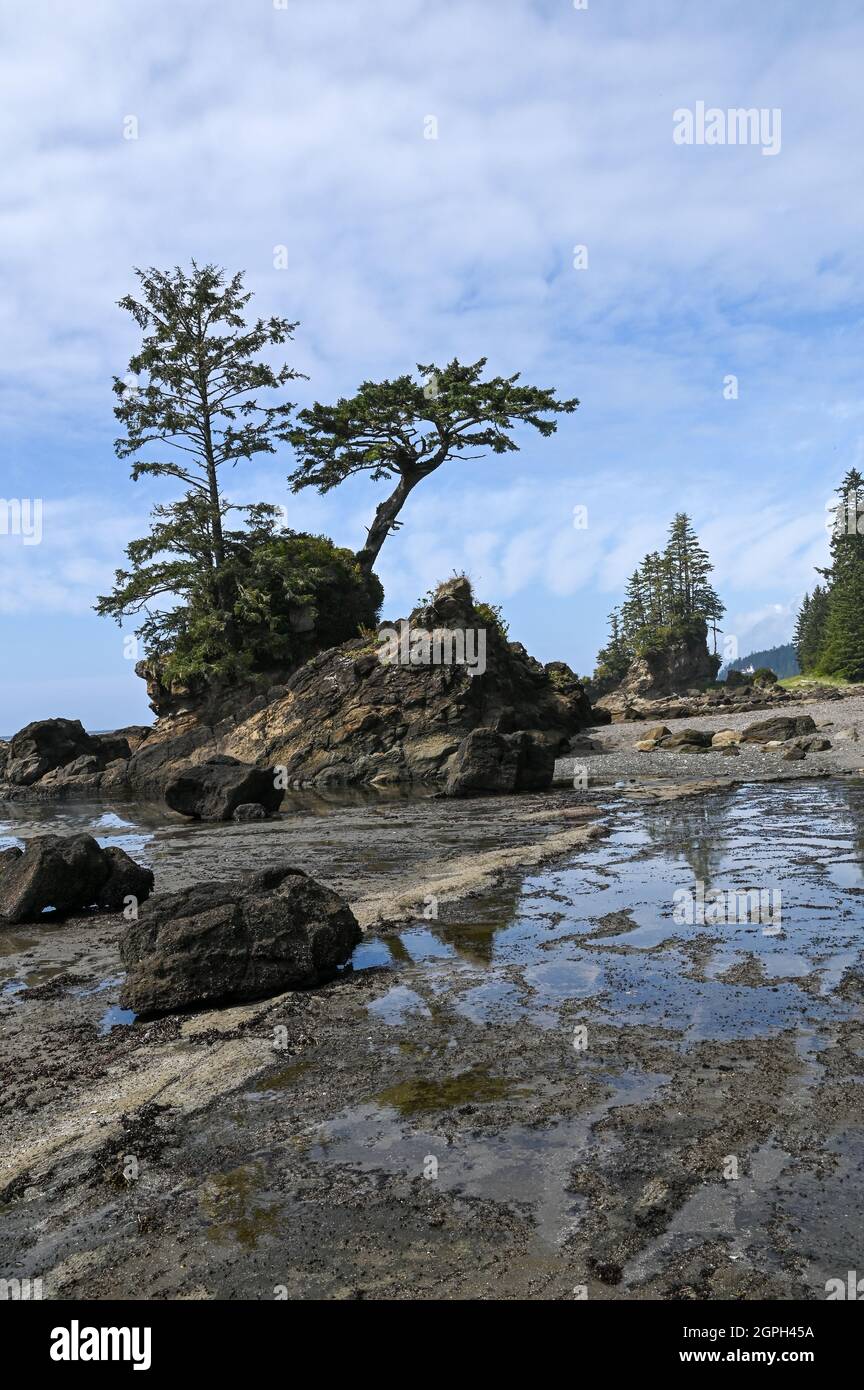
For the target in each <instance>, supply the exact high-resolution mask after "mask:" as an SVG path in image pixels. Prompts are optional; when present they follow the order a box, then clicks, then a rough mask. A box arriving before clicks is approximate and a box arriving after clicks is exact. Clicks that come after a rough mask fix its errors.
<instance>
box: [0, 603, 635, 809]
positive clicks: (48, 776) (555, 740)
mask: <svg viewBox="0 0 864 1390" xmlns="http://www.w3.org/2000/svg"><path fill="white" fill-rule="evenodd" d="M394 632H396V633H398V635H399V640H398V641H397V642H396V643H395V644H394V643H393V641H392V639H391V638H388V633H389V634H392V633H394ZM403 638H404V640H403ZM394 645H395V654H394V650H393V648H394ZM175 695H176V700H174V701H173V703H172V705H171V708H172V713H171V714H170V716H168V717H165V718H161V719H160V720H159V721H158V722H157V724H156V725H155V726H154V728H153V729H151V730H149V731H145V733H146V736H141V737H138V738H134V739H133V738H130V737H128V735H129V733H130V731H128V730H119V731H118V733H117V734H116V735H111V736H108V735H88V734H87V733H86V732H85V731H84V730H83V729H82V728H81V725H80V724H77V723H74V721H47V722H48V723H49V724H61V723H62V724H69V725H73V726H74V729H75V730H76V734H75V737H74V738H70V739H68V740H67V741H66V742H65V743H63V745H62V747H55V748H54V751H53V752H52V753H51V754H50V756H47V761H45V764H44V766H45V769H46V770H44V771H42V772H40V771H39V765H38V762H36V761H33V758H34V753H33V750H32V749H30V751H29V752H27V756H26V758H25V759H24V763H21V762H20V759H21V757H24V754H23V753H20V754H19V752H18V751H17V750H16V758H15V761H16V766H17V765H19V764H20V765H21V766H22V767H23V766H24V765H25V764H26V766H27V767H28V769H29V771H28V776H30V775H32V777H33V779H34V780H32V781H29V782H28V783H27V785H26V787H25V786H23V785H17V784H12V783H11V782H10V781H9V779H8V777H7V778H6V781H5V785H4V786H2V787H0V797H2V798H6V799H10V798H13V797H15V796H19V795H22V796H23V795H25V794H26V795H27V796H28V799H33V798H38V797H40V796H45V797H48V796H63V795H79V796H81V795H92V794H101V793H104V792H106V791H110V792H112V793H118V794H123V793H132V794H133V795H138V796H144V797H161V796H162V795H163V794H164V793H165V789H166V788H167V787H169V786H172V787H173V786H175V784H176V783H177V782H178V779H181V778H184V777H186V776H187V775H188V774H189V771H190V769H192V768H194V767H197V766H198V765H201V764H204V763H207V762H208V760H212V759H213V758H214V757H218V756H220V755H221V756H223V757H224V756H228V757H230V758H233V759H235V760H236V761H238V762H240V763H245V764H247V765H250V766H253V767H255V768H257V769H269V768H273V767H277V766H279V767H283V768H284V769H285V770H286V771H285V780H286V782H287V785H289V786H290V785H300V786H303V785H316V786H326V785H332V784H337V785H338V784H346V783H364V782H375V783H388V782H394V783H396V782H421V783H439V784H441V785H443V784H444V783H445V782H446V780H447V778H448V776H449V774H450V772H451V770H452V767H453V766H454V763H455V759H456V755H457V753H458V750H459V746H460V744H461V743H462V741H463V740H464V739H465V738H466V737H467V735H468V734H470V733H471V732H472V731H473V730H475V729H481V728H482V729H491V730H493V731H494V732H495V733H498V734H501V735H502V736H509V735H510V734H517V733H520V734H525V735H527V736H528V737H529V738H530V743H526V744H525V745H524V750H523V753H522V755H521V761H520V767H521V768H522V769H523V771H522V773H520V777H521V778H524V784H525V785H526V786H528V785H537V786H539V785H545V782H544V778H545V772H544V771H543V770H542V768H541V762H542V763H543V765H544V766H545V762H544V759H545V758H546V754H545V752H544V753H543V754H542V756H541V752H540V750H545V749H547V748H551V749H552V750H553V751H554V752H559V753H565V752H566V751H567V748H568V744H569V741H570V739H571V738H572V737H573V736H574V735H575V734H576V733H578V731H579V730H580V729H583V728H585V727H587V726H589V725H591V724H592V723H593V722H594V720H595V716H594V715H593V713H592V710H591V705H590V703H589V701H588V698H587V696H586V694H585V691H584V688H583V686H582V685H581V683H580V682H579V680H578V679H577V677H576V675H575V674H574V672H573V671H571V670H570V668H569V667H568V666H566V665H565V663H564V662H550V664H549V665H548V666H546V667H544V666H543V665H541V663H540V662H539V661H535V660H534V659H533V658H532V657H531V656H529V654H528V653H527V652H526V650H525V648H524V647H523V646H521V645H520V644H519V643H518V642H508V641H507V640H506V637H505V636H504V635H503V634H502V632H501V630H500V628H499V627H498V625H497V623H495V622H494V621H490V619H489V616H488V612H484V610H482V609H480V610H478V609H477V608H476V607H475V604H474V600H473V597H472V593H471V587H470V585H469V583H468V581H467V580H466V579H464V578H457V579H453V580H450V581H449V582H448V583H447V584H443V585H441V586H440V587H439V588H438V590H437V591H436V593H435V595H434V598H433V599H432V601H431V602H430V603H428V604H426V605H423V606H421V607H419V608H417V609H415V610H414V612H413V613H412V614H411V616H410V618H408V619H406V620H404V622H400V623H399V624H394V625H393V626H392V627H389V626H388V625H387V624H381V625H380V626H379V628H378V631H377V635H376V634H372V633H370V634H369V635H368V636H366V637H359V638H357V639H355V640H354V641H351V642H345V643H343V644H342V645H341V646H338V647H331V648H330V649H329V650H328V651H325V652H321V653H319V654H318V655H317V656H315V657H313V659H312V660H311V661H308V662H306V664H305V665H303V666H301V667H300V668H299V670H297V671H295V672H294V674H293V675H292V676H291V677H290V679H288V680H287V681H286V682H285V683H284V684H282V685H278V684H277V685H271V686H270V687H268V688H267V689H266V690H263V691H262V690H258V691H257V692H253V691H252V690H251V689H246V688H243V689H241V688H235V689H234V690H233V691H231V690H228V689H223V690H221V691H220V692H219V698H218V699H217V698H216V695H215V694H214V692H213V691H212V690H211V691H210V692H209V695H208V700H207V702H205V703H204V704H201V703H200V702H197V703H196V699H195V698H193V695H194V692H189V693H188V696H189V697H188V700H187V699H186V697H184V696H183V695H182V694H181V692H179V691H178V692H175ZM184 700H185V703H184ZM609 717H610V716H609V715H608V713H606V712H603V713H602V714H601V715H600V716H599V719H600V720H601V721H603V722H606V721H608V719H609ZM25 733H27V730H22V734H21V735H16V736H15V739H13V740H12V744H16V743H17V741H19V740H20V739H21V738H22V736H23V735H24V734H25ZM55 742H57V743H59V742H60V731H59V730H55ZM28 747H29V745H28ZM11 748H12V745H10V749H11ZM127 749H128V750H129V751H128V753H127V751H126V750H127ZM0 753H2V750H0ZM60 759H65V760H66V761H59V760H60ZM538 760H539V761H538ZM529 763H530V764H531V768H532V769H533V770H529V766H528V765H529ZM49 769H50V770H49ZM532 777H533V779H534V780H533V781H532V780H531V779H532ZM185 786H186V784H184V787H185ZM174 795H175V792H172V796H174ZM180 795H181V796H182V797H183V799H184V802H185V801H186V800H187V795H188V797H191V796H192V792H191V791H190V792H189V793H188V794H187V792H186V791H185V790H181V792H180ZM243 800H244V801H246V802H257V803H261V804H264V805H267V804H268V803H267V801H266V799H265V798H264V797H263V796H260V795H257V794H255V795H250V794H248V793H247V794H245V795H244V797H243ZM189 804H190V805H191V804H192V802H191V801H190V802H189ZM238 804H240V803H238V802H235V806H236V805H238ZM178 809H184V808H183V807H179V806H178ZM232 810H233V807H232ZM185 813H186V814H190V812H189V811H186V812H185ZM191 813H192V814H201V813H200V811H197V810H194V809H193V810H192V812H191ZM229 814H230V812H229Z"/></svg>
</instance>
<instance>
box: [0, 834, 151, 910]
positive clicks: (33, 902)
mask: <svg viewBox="0 0 864 1390" xmlns="http://www.w3.org/2000/svg"><path fill="white" fill-rule="evenodd" d="M152 889H153V873H152V871H151V870H150V869H145V868H142V867H141V866H140V865H139V864H136V863H135V862H134V860H132V859H130V858H129V856H128V854H126V853H125V852H124V851H123V850H122V849H116V848H110V849H103V848H102V847H101V846H100V845H98V844H97V842H96V841H95V840H94V839H93V836H92V835H40V836H39V837H38V838H36V839H33V840H28V842H27V844H26V847H25V849H24V851H23V853H22V852H21V851H20V850H19V851H17V853H16V852H14V851H8V850H7V851H6V852H5V853H4V855H3V856H2V858H0V919H2V920H4V921H6V922H27V921H38V920H39V919H40V917H41V916H42V914H43V913H44V912H46V911H47V910H49V909H52V908H53V909H54V911H55V912H57V913H59V914H60V915H61V916H68V914H69V913H73V912H84V911H86V910H87V909H88V908H91V907H98V908H104V909H106V910H108V911H111V912H116V911H119V910H120V908H122V907H123V905H124V901H125V899H126V898H127V897H134V898H135V899H136V900H137V901H138V902H139V903H141V902H143V901H144V900H145V899H146V898H147V897H149V895H150V893H151V892H152Z"/></svg>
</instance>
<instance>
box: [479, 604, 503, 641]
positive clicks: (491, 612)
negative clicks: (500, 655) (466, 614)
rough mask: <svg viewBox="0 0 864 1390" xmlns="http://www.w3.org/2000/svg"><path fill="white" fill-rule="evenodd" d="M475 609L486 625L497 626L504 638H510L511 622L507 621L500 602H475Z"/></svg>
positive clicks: (482, 622)
mask: <svg viewBox="0 0 864 1390" xmlns="http://www.w3.org/2000/svg"><path fill="white" fill-rule="evenodd" d="M474 611H475V613H476V614H477V617H478V618H479V619H480V622H481V624H482V625H483V626H484V627H495V628H497V629H498V631H499V632H500V634H501V636H502V637H503V638H504V641H505V642H509V640H510V624H509V623H508V622H505V620H504V615H503V613H502V612H501V605H500V604H499V603H475V604H474Z"/></svg>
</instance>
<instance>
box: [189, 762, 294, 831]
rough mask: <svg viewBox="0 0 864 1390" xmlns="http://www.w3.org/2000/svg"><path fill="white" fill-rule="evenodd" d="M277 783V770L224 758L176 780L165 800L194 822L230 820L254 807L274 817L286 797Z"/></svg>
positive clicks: (193, 769)
mask: <svg viewBox="0 0 864 1390" xmlns="http://www.w3.org/2000/svg"><path fill="white" fill-rule="evenodd" d="M276 780H277V775H276V772H275V771H274V769H273V768H267V767H252V766H251V765H250V764H249V763H241V762H238V760H237V759H236V758H229V757H226V756H225V755H224V754H220V755H217V756H216V757H213V758H209V759H208V760H207V761H206V762H203V763H196V764H195V765H194V766H190V767H186V768H184V769H183V771H182V772H180V773H178V774H177V776H175V777H174V778H172V780H171V781H170V782H169V783H168V785H167V786H166V788H165V800H166V801H167V803H168V805H169V806H170V807H171V810H172V811H179V812H180V814H181V815H183V816H191V817H192V818H193V819H194V820H230V819H231V816H232V815H233V814H234V812H235V811H236V810H237V808H238V806H244V805H250V804H251V803H255V804H257V805H260V806H262V807H263V808H264V811H265V813H266V814H267V815H273V814H274V812H276V811H278V809H279V807H280V805H281V803H282V798H283V797H284V795H285V792H284V790H283V788H281V787H277V786H276Z"/></svg>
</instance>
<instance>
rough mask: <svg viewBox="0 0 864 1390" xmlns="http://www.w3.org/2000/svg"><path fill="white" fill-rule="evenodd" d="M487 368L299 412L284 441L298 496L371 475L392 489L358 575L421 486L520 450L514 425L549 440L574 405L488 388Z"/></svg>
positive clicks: (502, 382) (370, 386) (425, 369)
mask: <svg viewBox="0 0 864 1390" xmlns="http://www.w3.org/2000/svg"><path fill="white" fill-rule="evenodd" d="M485 365H486V359H485V358H484V357H481V358H480V360H479V361H478V362H474V363H473V364H471V365H468V366H463V365H462V363H460V362H458V361H456V360H455V359H454V360H453V361H452V362H451V363H449V365H448V366H446V367H443V368H438V367H435V366H434V365H428V366H419V365H418V368H417V370H418V372H419V373H420V376H421V378H423V380H420V381H417V380H415V379H414V378H413V377H411V376H400V377H396V378H395V379H394V380H392V381H380V382H374V381H364V382H363V383H362V385H361V386H360V389H359V390H358V392H357V394H356V395H355V396H351V397H349V398H345V397H342V398H340V399H339V400H338V401H337V402H336V404H335V405H320V404H318V403H316V404H315V405H313V406H311V407H310V408H309V409H307V410H301V411H300V413H299V415H298V417H297V419H298V424H297V425H296V426H295V427H294V428H293V429H292V431H291V435H290V438H291V443H292V444H293V446H294V448H295V449H296V450H297V453H298V455H299V457H300V464H299V466H298V467H297V468H296V469H295V471H294V472H293V473H292V474H291V475H290V478H289V481H290V483H291V487H292V490H293V491H294V492H299V491H300V489H301V488H305V487H314V488H317V489H318V491H319V492H322V493H325V492H329V491H330V490H331V489H332V488H334V487H337V486H338V484H339V483H341V482H344V481H345V479H346V478H350V477H352V476H353V475H354V474H356V473H369V474H370V475H371V478H372V480H373V482H380V481H381V480H387V481H388V482H392V481H393V480H394V479H395V480H396V486H395V487H394V488H393V490H392V492H391V493H390V494H389V496H388V497H386V498H385V500H384V501H383V502H381V503H380V505H379V506H378V508H377V509H376V512H375V516H374V519H373V522H372V525H371V527H370V528H369V531H368V535H367V539H366V543H365V545H364V546H363V547H362V549H361V550H359V551H358V553H357V559H358V561H359V563H360V566H361V568H362V569H363V570H364V572H366V573H368V572H369V571H371V569H372V566H373V565H374V564H375V561H376V560H377V558H378V555H379V553H380V551H381V547H382V545H383V544H384V541H385V540H386V539H387V537H388V535H390V533H391V532H392V531H395V530H397V529H398V527H399V526H400V525H401V522H400V521H399V520H398V518H399V514H400V512H401V511H402V508H403V507H404V505H405V503H406V502H407V500H408V497H409V496H410V494H411V493H412V492H413V490H414V488H415V487H417V485H418V483H421V482H422V481H423V479H424V478H428V477H429V475H430V474H431V473H434V472H436V470H437V469H439V468H440V467H441V466H442V464H444V463H448V462H450V461H451V460H458V461H460V462H467V461H469V460H472V459H476V458H480V457H481V456H482V455H483V454H484V453H486V452H491V453H493V454H505V453H510V452H513V451H515V450H517V449H518V447H519V446H518V444H516V442H515V440H514V439H513V436H512V432H513V430H514V428H515V427H516V426H517V425H520V424H527V425H531V426H532V427H533V428H534V429H536V430H537V431H538V433H539V434H541V435H542V436H543V437H544V438H546V437H548V436H549V435H551V434H554V432H555V430H556V428H557V422H556V420H555V419H554V416H555V415H558V414H570V413H571V412H572V411H574V410H575V409H576V407H577V406H578V404H579V402H578V400H575V399H573V400H562V401H559V400H557V399H556V396H555V391H554V390H545V389H543V388H541V387H538V386H520V385H518V384H517V383H518V381H519V374H518V373H517V374H516V375H515V376H511V377H501V376H497V377H491V378H490V379H488V380H485V381H484V380H483V379H482V373H483V369H484V367H485ZM549 417H552V418H549Z"/></svg>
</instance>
